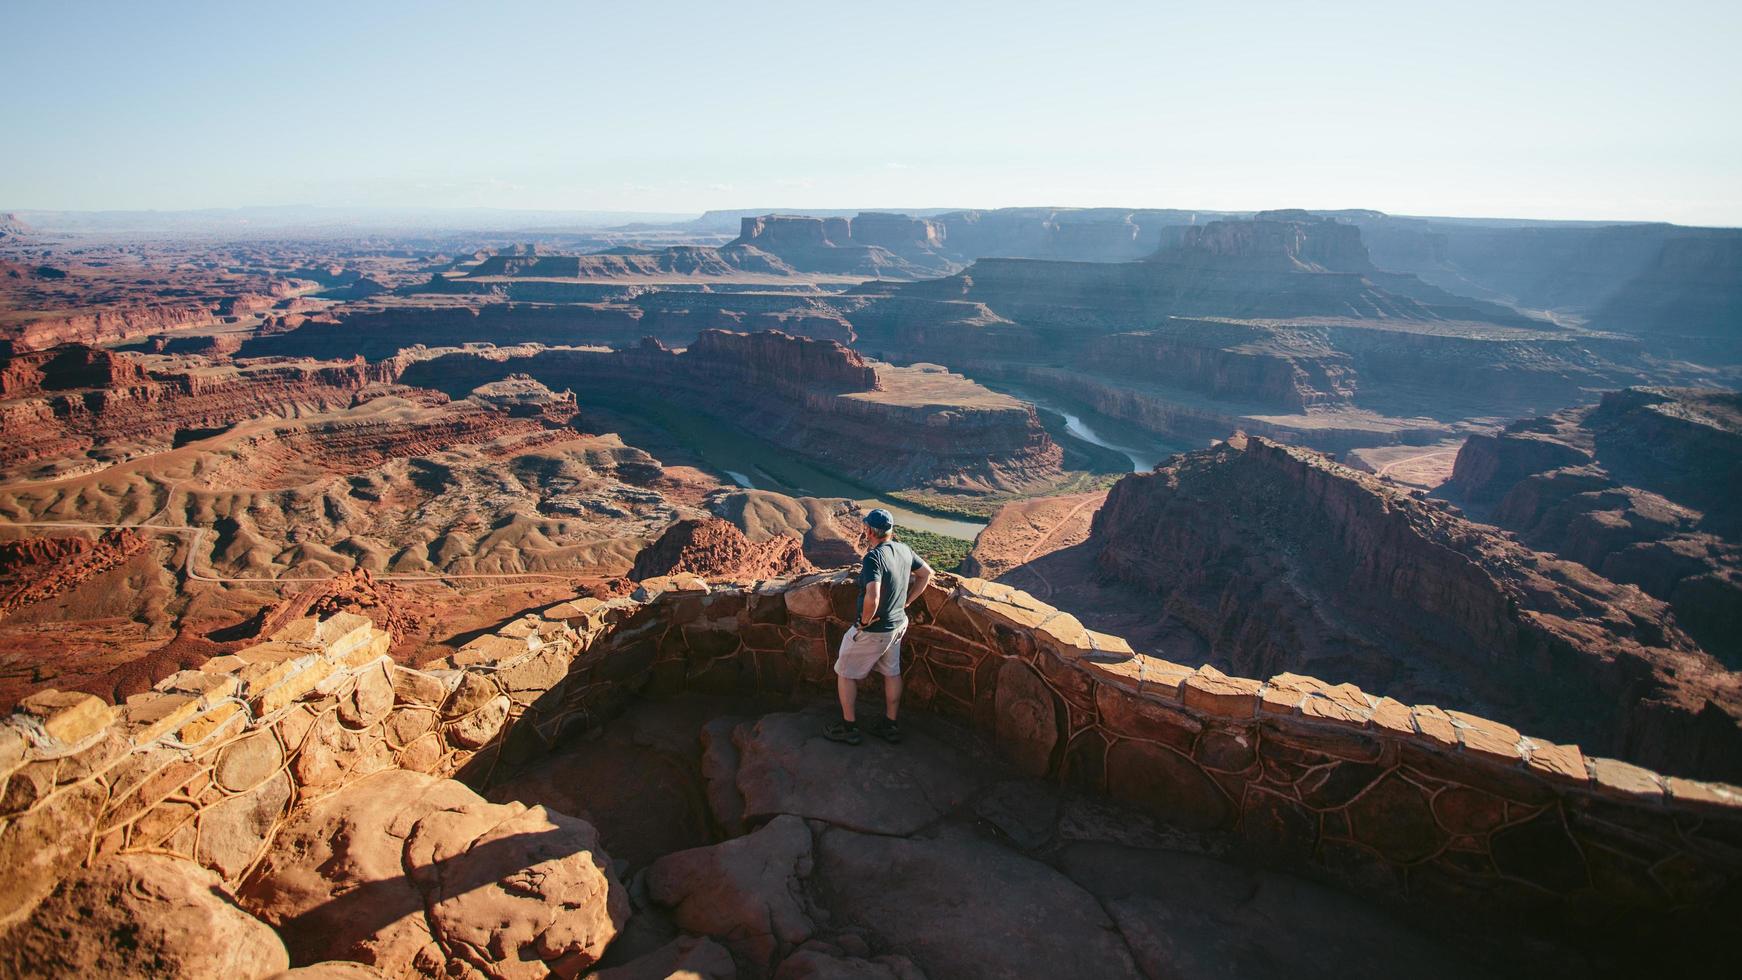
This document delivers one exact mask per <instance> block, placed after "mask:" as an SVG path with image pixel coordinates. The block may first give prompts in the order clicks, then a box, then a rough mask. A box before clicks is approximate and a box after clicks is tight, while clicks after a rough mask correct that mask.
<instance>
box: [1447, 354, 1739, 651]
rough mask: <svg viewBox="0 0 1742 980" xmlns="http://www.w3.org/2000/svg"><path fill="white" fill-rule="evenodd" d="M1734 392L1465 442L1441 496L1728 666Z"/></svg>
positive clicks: (1733, 634) (1596, 409) (1701, 393)
mask: <svg viewBox="0 0 1742 980" xmlns="http://www.w3.org/2000/svg"><path fill="white" fill-rule="evenodd" d="M1739 408H1742V395H1738V394H1737V393H1735V392H1727V391H1715V390H1710V389H1703V390H1702V389H1664V388H1630V389H1627V390H1625V391H1617V392H1611V393H1609V394H1607V395H1605V396H1604V397H1603V401H1602V402H1601V404H1599V405H1596V406H1586V407H1583V408H1577V409H1569V410H1567V411H1565V412H1561V413H1559V414H1557V415H1553V416H1548V417H1543V418H1535V419H1524V420H1521V421H1518V422H1515V423H1513V424H1512V425H1510V426H1508V427H1507V428H1506V430H1505V431H1503V432H1501V433H1499V434H1497V435H1492V436H1486V435H1483V436H1472V437H1470V439H1469V440H1467V441H1466V442H1465V443H1464V446H1463V448H1462V449H1461V450H1460V451H1459V453H1458V459H1457V464H1456V467H1455V468H1454V470H1453V473H1452V480H1451V482H1450V483H1449V484H1448V486H1447V488H1446V489H1447V492H1448V493H1449V494H1451V495H1453V496H1454V497H1455V498H1456V499H1458V500H1461V501H1464V502H1466V503H1468V504H1469V505H1470V506H1471V507H1472V508H1473V509H1476V510H1478V511H1479V512H1480V513H1482V514H1484V515H1485V517H1486V519H1488V520H1491V521H1493V522H1494V523H1496V524H1499V525H1500V526H1502V527H1505V528H1508V529H1511V530H1513V531H1516V532H1518V533H1519V535H1520V536H1521V537H1522V539H1523V540H1524V541H1525V542H1526V543H1528V544H1530V545H1531V546H1532V547H1536V548H1541V549H1544V550H1546V551H1553V552H1555V553H1557V554H1559V555H1561V556H1562V557H1565V558H1569V559H1572V560H1573V561H1577V562H1581V563H1583V564H1585V565H1586V566H1588V567H1590V568H1591V569H1592V570H1594V571H1596V572H1598V573H1600V574H1602V575H1604V576H1607V577H1608V578H1611V579H1614V580H1615V581H1617V582H1628V583H1632V584H1635V585H1638V586H1639V587H1640V588H1641V589H1643V590H1645V591H1646V592H1648V593H1650V594H1651V595H1653V596H1656V597H1657V598H1659V599H1662V600H1664V601H1665V602H1668V603H1669V604H1670V605H1671V606H1672V607H1673V608H1674V609H1675V612H1676V616H1677V618H1678V619H1679V620H1680V621H1681V623H1682V624H1683V625H1684V626H1685V627H1686V628H1687V629H1688V631H1689V632H1690V633H1691V634H1693V636H1694V637H1695V638H1696V639H1698V640H1699V641H1700V644H1701V645H1702V646H1703V647H1704V648H1705V649H1706V650H1708V651H1710V652H1711V653H1713V654H1715V655H1716V656H1718V657H1720V658H1722V659H1724V660H1725V661H1726V662H1727V663H1730V664H1732V665H1736V664H1738V663H1739V662H1742V504H1739V503H1738V501H1737V496H1736V488H1737V486H1739V485H1742V413H1739V411H1738V409H1739Z"/></svg>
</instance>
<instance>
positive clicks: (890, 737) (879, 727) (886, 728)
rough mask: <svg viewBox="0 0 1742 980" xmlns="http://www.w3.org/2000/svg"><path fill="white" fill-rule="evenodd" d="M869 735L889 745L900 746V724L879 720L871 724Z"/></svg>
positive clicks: (884, 719)
mask: <svg viewBox="0 0 1742 980" xmlns="http://www.w3.org/2000/svg"><path fill="white" fill-rule="evenodd" d="M870 727H871V734H873V735H875V736H877V737H878V738H880V739H882V740H883V741H885V742H888V743H889V744H890V745H899V744H901V723H900V722H897V721H893V720H891V719H888V718H880V719H878V720H877V721H874V722H872V723H871V726H870Z"/></svg>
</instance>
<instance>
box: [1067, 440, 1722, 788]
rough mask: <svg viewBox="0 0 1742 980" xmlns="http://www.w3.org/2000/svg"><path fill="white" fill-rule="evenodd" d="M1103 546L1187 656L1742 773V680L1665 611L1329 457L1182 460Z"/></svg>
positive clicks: (1128, 484) (1116, 519)
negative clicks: (1153, 602)
mask: <svg viewBox="0 0 1742 980" xmlns="http://www.w3.org/2000/svg"><path fill="white" fill-rule="evenodd" d="M1091 543H1092V544H1093V545H1094V546H1095V547H1096V548H1098V549H1099V558H1098V562H1099V566H1100V568H1101V569H1102V571H1103V572H1104V573H1105V574H1107V575H1109V576H1112V577H1113V578H1115V579H1117V580H1119V581H1122V582H1125V583H1128V584H1130V585H1133V586H1136V587H1138V588H1140V589H1143V590H1146V591H1148V592H1149V593H1151V594H1153V595H1154V596H1155V597H1156V599H1157V600H1158V605H1157V607H1156V614H1157V615H1158V616H1160V617H1165V618H1166V620H1167V621H1168V622H1169V623H1170V624H1172V625H1173V627H1174V629H1175V634H1176V640H1177V644H1178V645H1179V647H1180V650H1179V652H1178V653H1176V656H1175V659H1181V658H1182V657H1186V656H1196V657H1197V658H1198V659H1209V660H1211V661H1212V662H1215V663H1217V664H1219V665H1226V666H1227V667H1228V668H1229V669H1231V670H1233V671H1236V672H1238V673H1240V674H1243V675H1245V676H1268V675H1270V674H1274V673H1277V672H1280V671H1297V672H1300V673H1307V674H1311V675H1313V676H1316V677H1320V678H1323V679H1325V680H1327V681H1331V682H1339V681H1351V682H1354V683H1357V684H1359V685H1361V686H1362V687H1364V688H1366V689H1367V690H1369V691H1374V692H1382V693H1385V694H1388V695H1391V696H1393V697H1397V698H1399V699H1400V700H1413V701H1431V702H1434V703H1438V704H1441V705H1445V706H1452V707H1460V708H1466V709H1469V710H1474V711H1477V712H1479V713H1487V714H1489V715H1490V716H1496V715H1497V716H1498V717H1503V718H1507V719H1509V720H1511V721H1514V722H1517V723H1519V724H1522V725H1526V726H1528V727H1530V728H1531V729H1532V730H1534V731H1539V732H1542V733H1543V734H1544V735H1546V736H1548V737H1550V738H1556V739H1563V740H1568V741H1577V742H1579V743H1581V744H1583V745H1586V746H1588V747H1591V748H1593V749H1595V750H1597V751H1608V752H1613V753H1615V754H1618V755H1621V756H1623V757H1626V758H1630V759H1632V760H1635V761H1638V762H1642V763H1646V764H1650V765H1657V766H1661V767H1663V768H1665V769H1667V770H1670V771H1675V772H1683V773H1687V774H1690V775H1704V776H1717V777H1721V778H1732V779H1733V778H1736V777H1737V775H1738V774H1742V675H1738V674H1735V673H1731V672H1730V671H1728V670H1726V669H1725V668H1724V667H1723V665H1721V664H1720V663H1718V662H1717V661H1716V660H1714V659H1712V658H1711V657H1710V656H1708V655H1706V654H1705V653H1703V652H1701V651H1700V649H1699V648H1698V647H1697V646H1696V645H1695V644H1694V642H1693V641H1692V640H1691V639H1689V637H1688V636H1687V635H1686V634H1684V633H1683V632H1682V631H1681V630H1680V629H1679V628H1678V627H1677V626H1676V624H1675V620H1674V618H1673V616H1672V615H1671V614H1670V611H1669V608H1668V607H1667V606H1666V605H1665V604H1664V603H1662V602H1659V601H1658V600H1656V599H1653V598H1651V597H1649V596H1647V595H1645V594H1643V593H1641V592H1639V591H1638V590H1637V589H1635V588H1633V587H1631V586H1622V585H1616V584H1615V583H1613V582H1611V581H1609V580H1608V579H1604V578H1601V577H1599V576H1597V575H1595V574H1593V573H1591V572H1590V571H1588V570H1587V569H1585V568H1584V567H1582V566H1580V565H1577V564H1574V563H1572V562H1568V561H1564V560H1560V559H1558V558H1556V557H1554V556H1552V555H1546V554H1543V553H1540V552H1535V551H1531V550H1530V549H1528V548H1525V547H1523V546H1521V545H1519V544H1518V543H1516V542H1515V541H1513V540H1511V539H1510V538H1508V537H1506V536H1505V535H1503V534H1502V533H1501V532H1499V531H1498V530H1497V529H1494V528H1491V527H1488V526H1486V525H1481V524H1475V523H1472V522H1470V521H1468V520H1465V519H1463V518H1462V517H1460V516H1458V515H1457V514H1456V513H1454V512H1453V511H1452V510H1450V509H1448V508H1446V507H1445V506H1444V505H1440V506H1436V505H1435V504H1434V503H1433V502H1430V501H1425V500H1422V499H1419V498H1417V497H1415V496H1412V495H1410V494H1408V493H1405V492H1402V491H1400V490H1397V489H1395V488H1392V487H1390V486H1388V485H1386V484H1384V483H1382V482H1381V481H1379V480H1377V479H1375V478H1373V477H1370V476H1367V475H1365V474H1360V473H1357V472H1356V471H1354V470H1350V469H1348V468H1347V467H1342V466H1338V465H1336V464H1333V463H1331V462H1330V461H1329V460H1327V459H1325V458H1324V457H1322V456H1319V455H1318V454H1316V453H1312V452H1308V451H1305V450H1299V449H1290V448H1285V447H1282V446H1278V445H1276V444H1273V443H1269V442H1266V441H1264V440H1261V439H1257V438H1252V439H1245V438H1241V439H1239V440H1236V441H1235V443H1234V444H1229V445H1223V446H1219V447H1217V448H1214V449H1209V450H1203V451H1200V452H1195V453H1189V454H1186V455H1183V456H1177V457H1174V458H1173V459H1172V460H1171V461H1169V462H1168V463H1166V464H1164V465H1163V466H1161V467H1159V468H1158V469H1157V470H1156V471H1155V472H1154V473H1152V474H1143V475H1134V476H1131V477H1127V478H1125V479H1124V480H1121V481H1120V482H1119V484H1118V485H1116V486H1115V487H1114V488H1113V490H1112V492H1111V493H1110V494H1109V495H1108V498H1107V503H1106V505H1105V507H1103V508H1102V510H1101V512H1100V513H1099V514H1097V515H1096V517H1095V523H1094V531H1093V534H1092V536H1091ZM1169 652H1174V651H1169ZM1550 691H1552V693H1545V692H1550Z"/></svg>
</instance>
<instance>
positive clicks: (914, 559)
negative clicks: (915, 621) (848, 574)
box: [859, 541, 925, 633]
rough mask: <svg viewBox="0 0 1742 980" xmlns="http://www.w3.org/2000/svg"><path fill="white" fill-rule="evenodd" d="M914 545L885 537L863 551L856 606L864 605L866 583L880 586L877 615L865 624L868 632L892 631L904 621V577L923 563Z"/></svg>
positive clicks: (918, 568)
mask: <svg viewBox="0 0 1742 980" xmlns="http://www.w3.org/2000/svg"><path fill="white" fill-rule="evenodd" d="M924 564H925V563H924V562H922V561H920V560H919V556H918V555H916V554H914V553H913V549H912V548H909V547H908V546H907V545H905V544H902V543H901V542H900V541H885V542H883V543H882V544H880V545H878V546H877V547H875V548H872V549H871V550H870V551H867V552H865V561H864V563H863V564H861V565H860V566H859V608H860V609H861V610H863V609H864V608H865V587H866V586H867V585H870V584H871V583H872V582H877V583H878V584H879V585H881V586H882V591H880V592H879V593H878V594H877V616H876V618H874V619H872V620H871V622H870V623H869V624H868V625H866V626H865V627H864V629H865V632H867V633H893V632H895V631H896V630H897V629H900V628H901V627H903V626H905V625H907V581H908V579H909V578H910V577H911V576H912V575H913V573H914V572H917V571H919V570H920V568H921V567H923V566H924Z"/></svg>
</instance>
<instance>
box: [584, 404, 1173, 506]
mask: <svg viewBox="0 0 1742 980" xmlns="http://www.w3.org/2000/svg"><path fill="white" fill-rule="evenodd" d="M987 387H991V388H995V390H998V391H1002V392H1004V393H1006V394H1009V395H1011V396H1012V397H1015V398H1020V399H1021V400H1023V401H1026V402H1031V403H1033V404H1034V405H1036V406H1038V407H1040V408H1042V409H1044V410H1045V411H1047V412H1050V413H1052V414H1054V415H1057V416H1059V417H1062V418H1063V419H1064V423H1065V429H1066V431H1067V432H1068V433H1069V435H1070V436H1071V437H1073V438H1076V439H1080V440H1082V441H1083V442H1086V443H1089V444H1090V445H1093V446H1099V447H1101V448H1102V449H1105V450H1110V451H1112V452H1114V453H1118V454H1121V455H1123V456H1124V457H1125V459H1126V460H1128V461H1129V464H1130V468H1131V470H1132V471H1133V472H1139V473H1142V472H1147V471H1149V470H1151V469H1153V468H1154V467H1155V464H1156V463H1158V462H1160V461H1161V460H1163V459H1166V458H1167V457H1168V456H1169V455H1172V454H1173V453H1175V452H1180V451H1181V449H1180V448H1179V447H1174V446H1170V445H1168V444H1166V443H1163V442H1161V441H1160V440H1159V439H1157V438H1155V437H1154V436H1153V435H1150V434H1149V433H1146V432H1144V431H1143V430H1141V429H1138V428H1136V427H1135V426H1132V425H1130V424H1129V423H1126V422H1122V421H1120V420H1119V419H1115V418H1112V417H1110V416H1107V415H1103V414H1101V413H1099V412H1096V411H1095V410H1094V409H1091V408H1088V407H1087V406H1084V405H1080V404H1076V403H1074V402H1072V401H1071V400H1069V399H1065V398H1060V397H1057V396H1053V395H1036V394H1034V393H1033V392H1031V391H1027V390H1022V389H1019V388H1015V387H1012V386H1009V385H1004V384H1000V383H997V382H994V383H993V384H992V385H987ZM598 398H599V393H598V392H595V393H594V395H593V397H592V398H583V399H582V405H581V408H582V412H583V414H584V413H585V411H586V408H587V403H588V402H590V401H594V399H598ZM607 398H608V396H607ZM597 404H599V405H601V407H604V408H606V409H608V410H609V411H611V412H612V413H613V414H615V415H617V416H619V417H620V418H619V419H618V420H617V421H619V422H620V423H621V424H620V425H619V428H621V429H634V428H637V427H645V428H647V429H650V430H653V431H652V432H646V433H636V432H633V431H625V432H623V436H624V438H625V439H626V440H627V441H628V442H629V443H630V444H631V445H646V447H647V448H649V449H653V450H655V455H658V450H657V446H658V444H659V443H660V442H671V443H676V444H677V445H678V446H679V447H681V448H682V449H683V450H684V451H686V452H687V453H690V454H693V455H695V456H697V457H699V458H700V459H701V460H702V461H703V462H704V463H705V464H706V465H707V466H708V467H709V468H710V469H713V470H715V471H717V472H720V473H724V474H725V475H726V476H727V477H728V478H729V479H730V480H731V481H732V482H733V483H735V484H737V485H738V486H741V487H744V488H746V489H753V490H774V491H777V492H779V493H784V494H788V495H790V496H794V497H846V498H848V499H849V500H852V501H854V502H856V503H858V504H859V506H861V507H863V508H865V509H867V510H869V509H871V508H874V507H881V508H883V509H885V510H887V511H889V512H890V513H892V514H894V515H895V523H896V526H898V527H911V528H918V529H919V530H922V531H930V532H932V533H933V534H943V535H948V536H949V537H952V538H960V539H962V540H964V541H972V540H974V537H975V536H976V535H978V534H979V533H980V531H981V530H982V529H984V528H985V527H986V522H985V521H982V520H974V519H972V518H963V517H956V516H951V515H945V514H938V513H934V512H931V511H925V510H919V509H916V508H915V507H914V506H913V505H912V504H906V503H903V502H901V501H899V500H896V499H894V498H892V497H889V496H886V495H884V494H880V493H877V492H876V491H874V490H871V489H870V488H868V487H864V486H861V485H859V484H856V483H853V482H852V481H850V480H847V479H845V478H843V477H840V476H838V475H835V474H833V473H829V472H827V471H825V470H823V469H821V468H820V467H818V466H816V465H814V464H812V463H810V462H809V461H807V460H804V459H802V458H800V457H798V456H796V455H794V454H792V453H789V452H786V451H784V450H782V449H780V448H778V447H776V446H774V445H771V444H770V443H768V442H765V441H764V440H761V439H758V438H756V437H755V436H753V435H750V434H749V433H746V432H744V431H742V430H740V429H737V428H735V427H733V426H731V425H728V424H726V423H724V422H719V421H716V420H715V419H713V418H712V417H710V416H708V415H706V414H704V413H702V412H697V411H691V410H686V409H683V408H679V407H676V406H671V405H666V404H663V403H658V402H654V403H649V402H647V401H645V400H638V399H637V400H630V399H617V398H609V399H608V400H600V401H598V402H597ZM1106 472H1111V470H1108V471H1106Z"/></svg>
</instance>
